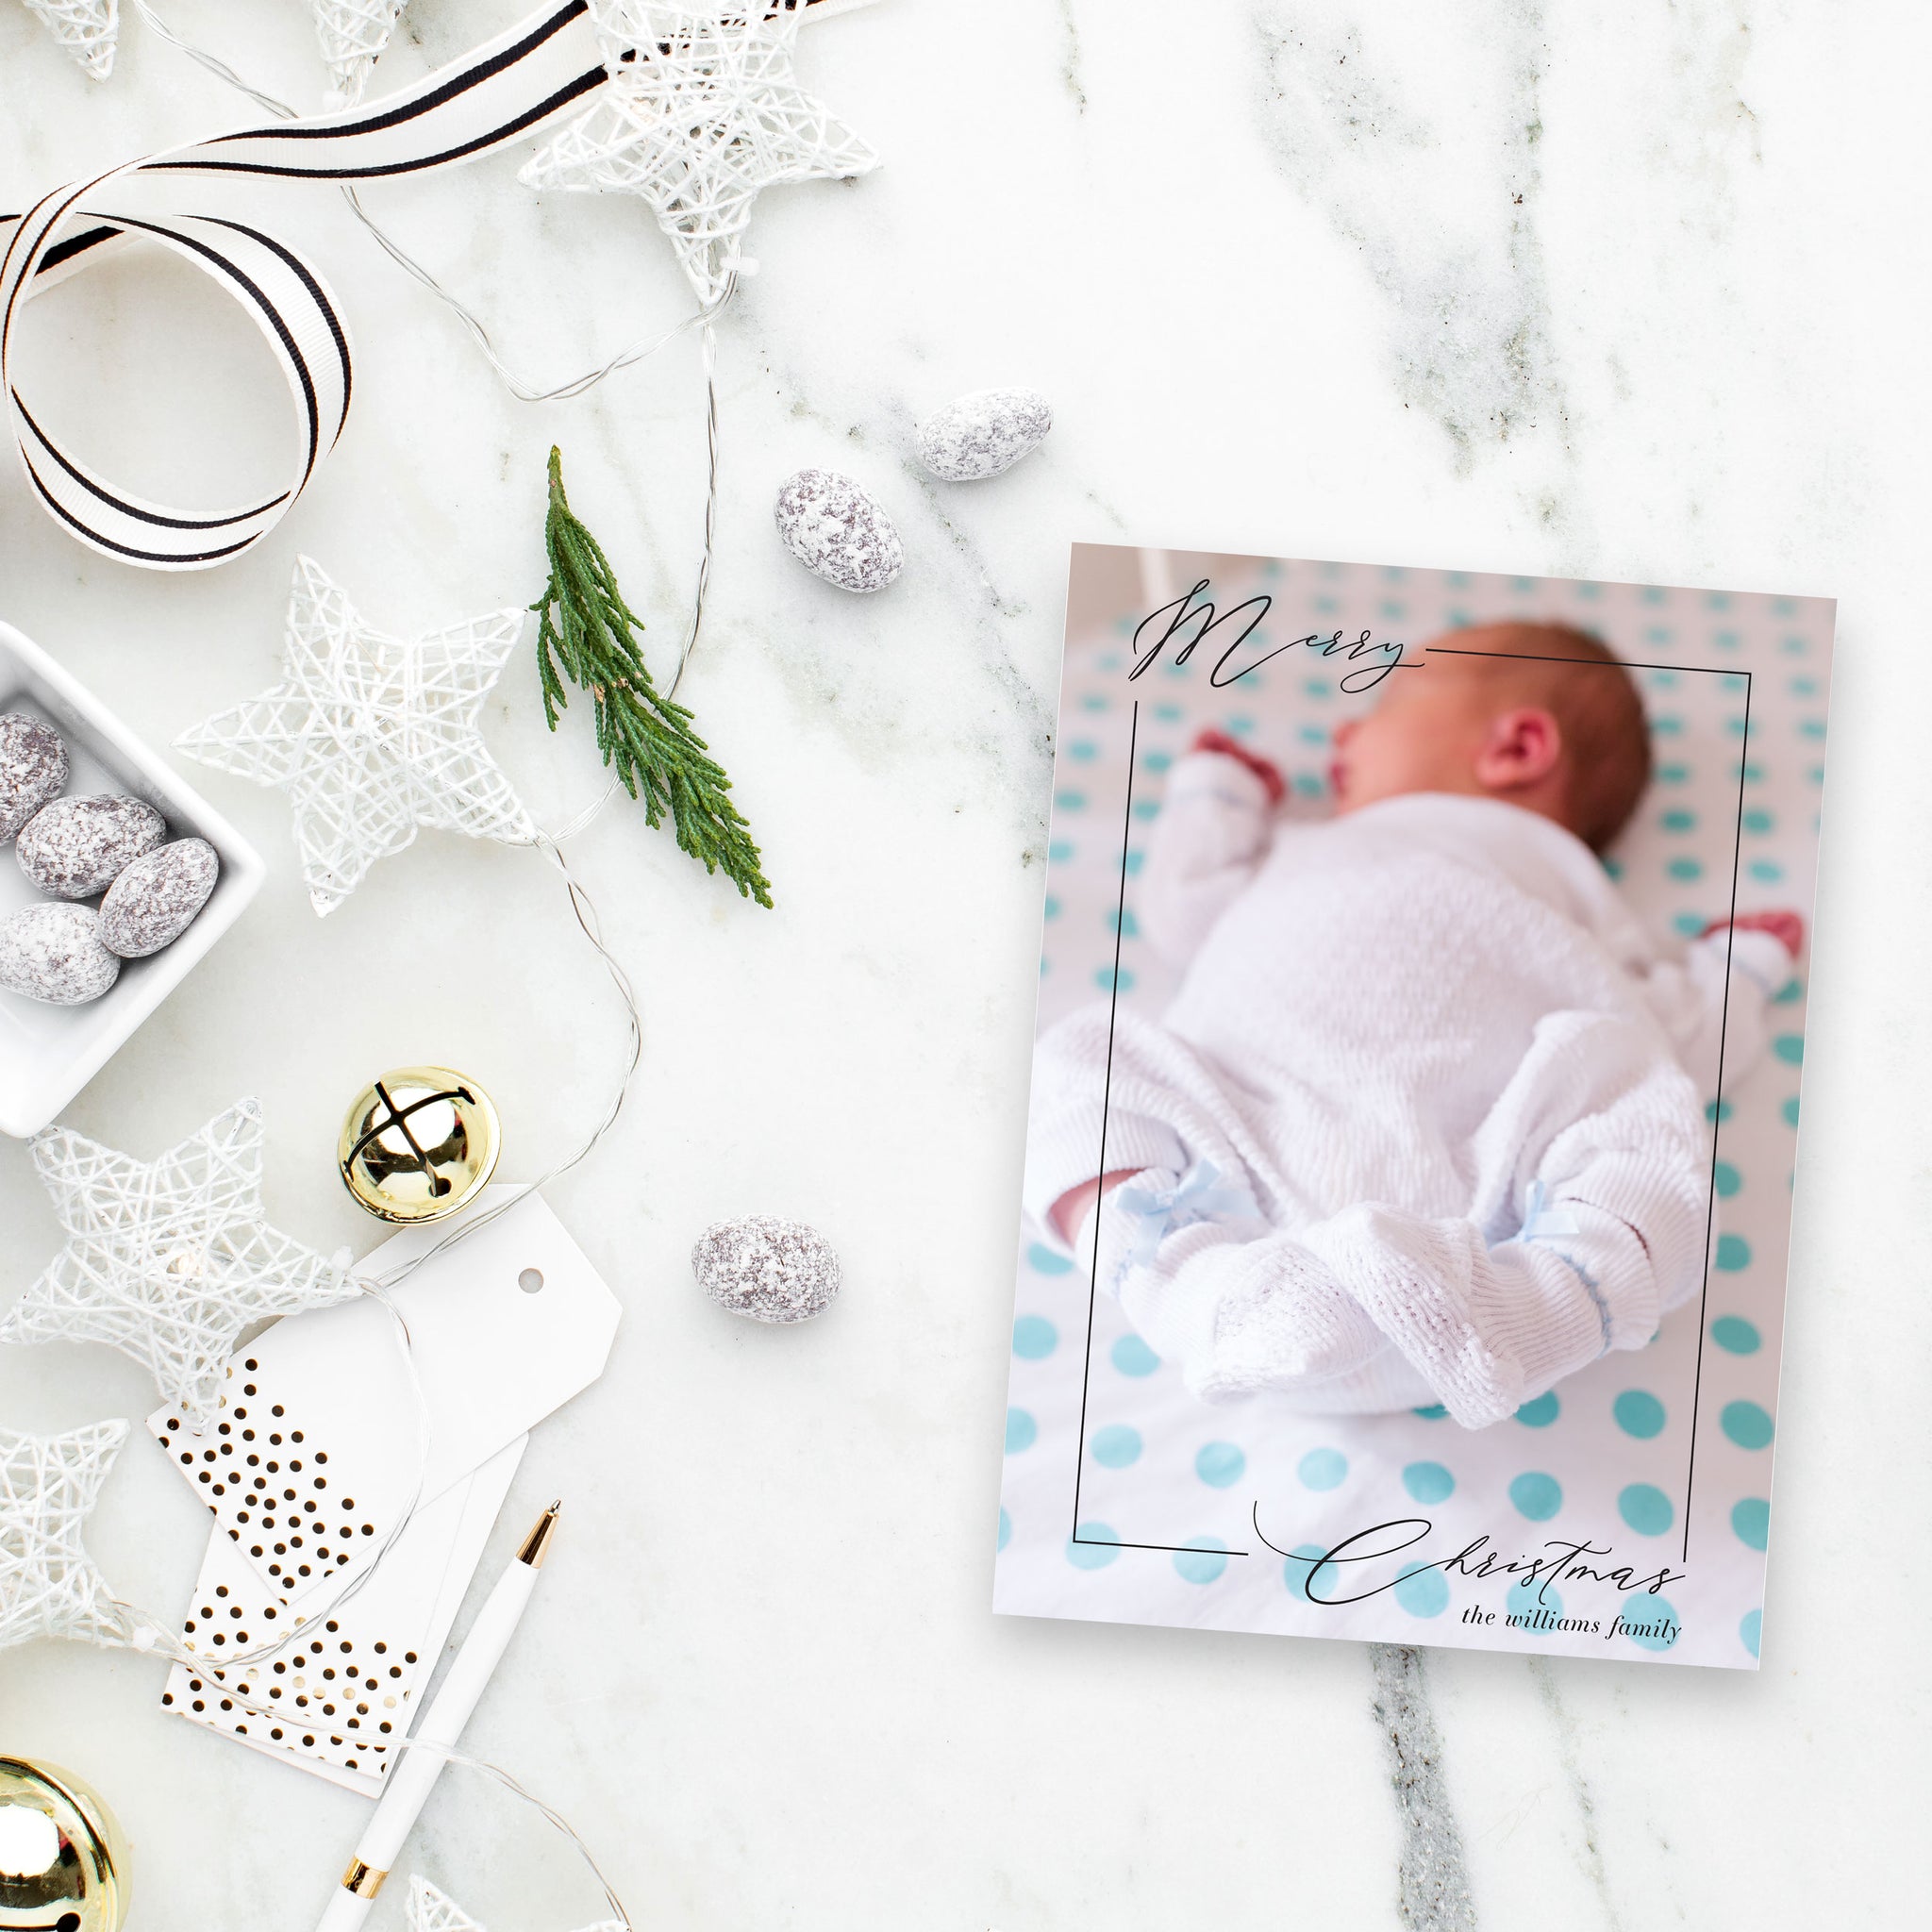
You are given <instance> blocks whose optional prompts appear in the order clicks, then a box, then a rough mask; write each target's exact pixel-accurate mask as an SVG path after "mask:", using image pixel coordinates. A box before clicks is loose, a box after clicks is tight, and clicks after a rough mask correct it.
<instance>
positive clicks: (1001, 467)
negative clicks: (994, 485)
mask: <svg viewBox="0 0 1932 1932" xmlns="http://www.w3.org/2000/svg"><path fill="white" fill-rule="evenodd" d="M1052 427H1053V408H1052V405H1051V404H1049V403H1048V402H1047V400H1046V398H1045V397H1044V396H1043V395H1041V393H1040V391H1038V390H1033V389H982V390H975V391H974V392H973V394H971V395H969V396H960V397H958V400H956V401H954V402H950V403H948V404H947V405H946V407H945V408H943V409H941V411H940V412H939V414H938V415H936V416H933V417H930V418H929V419H928V420H927V421H926V422H925V423H924V425H922V426H921V428H920V431H919V460H920V461H921V462H922V463H924V465H925V467H926V468H927V469H928V470H930V471H931V472H932V473H933V475H935V476H941V477H943V478H944V479H945V480H946V481H947V482H948V483H977V482H979V481H980V480H981V479H982V478H984V477H987V476H997V475H1002V474H1003V473H1004V472H1005V471H1008V470H1010V469H1011V468H1012V467H1013V465H1014V464H1015V463H1017V462H1018V461H1019V460H1020V459H1021V458H1023V457H1029V456H1031V455H1032V454H1033V452H1034V451H1035V450H1037V449H1038V448H1039V447H1040V445H1041V443H1042V442H1044V441H1046V438H1047V432H1048V431H1049V430H1050V429H1052Z"/></svg>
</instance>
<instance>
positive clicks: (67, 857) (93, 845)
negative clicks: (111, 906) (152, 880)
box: [13, 791, 168, 899]
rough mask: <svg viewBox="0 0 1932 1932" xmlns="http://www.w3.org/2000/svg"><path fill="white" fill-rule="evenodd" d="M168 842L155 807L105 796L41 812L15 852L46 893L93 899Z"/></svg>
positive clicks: (63, 802)
mask: <svg viewBox="0 0 1932 1932" xmlns="http://www.w3.org/2000/svg"><path fill="white" fill-rule="evenodd" d="M167 836H168V826H167V822H166V821H165V820H164V819H163V818H162V817H161V815H160V813H159V812H158V811H157V810H156V809H155V808H154V807H153V806H151V805H143V804H142V801H141V800H140V799H138V798H117V797H115V796H113V795H112V794H111V793H109V792H105V791H103V792H97V793H95V794H94V795H93V796H92V798H57V799H56V800H55V801H54V802H53V804H52V805H48V806H43V807H42V808H41V809H40V810H39V811H37V812H36V813H35V814H34V815H33V817H32V818H30V819H29V820H27V822H26V824H24V825H23V826H21V828H20V837H19V839H18V840H16V841H15V842H14V848H13V851H14V857H15V858H18V859H19V860H20V869H21V871H22V872H24V873H25V874H26V875H27V877H28V878H30V879H31V880H32V881H33V882H34V884H35V885H37V886H38V887H39V888H40V889H41V891H43V892H51V893H52V894H53V895H54V897H55V898H57V899H91V898H92V896H93V895H94V894H95V893H96V892H98V891H101V890H102V888H103V887H106V886H108V885H111V884H112V883H113V881H114V880H115V879H116V878H117V877H118V876H119V875H120V874H121V873H122V872H123V871H125V869H126V868H127V867H128V866H130V865H132V864H133V863H134V861H135V860H136V859H137V858H140V857H141V856H142V853H143V852H152V851H153V850H154V849H155V847H156V846H157V845H158V844H159V843H160V842H161V841H162V840H163V839H165V838H166V837H167Z"/></svg>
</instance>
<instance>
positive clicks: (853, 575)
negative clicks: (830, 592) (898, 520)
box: [774, 470, 906, 591]
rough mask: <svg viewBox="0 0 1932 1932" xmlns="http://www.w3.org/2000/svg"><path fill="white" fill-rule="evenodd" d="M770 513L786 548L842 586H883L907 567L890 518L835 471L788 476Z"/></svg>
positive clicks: (871, 588)
mask: <svg viewBox="0 0 1932 1932" xmlns="http://www.w3.org/2000/svg"><path fill="white" fill-rule="evenodd" d="M774 516H775V517H776V520H777V524H778V534H779V536H781V537H782V538H784V540H785V547H786V549H788V550H789V551H791V554H792V556H793V557H795V558H797V559H798V560H799V562H800V563H802V564H804V566H805V567H806V569H807V570H808V571H810V572H811V574H812V575H814V576H819V577H824V580H825V581H826V583H828V584H837V585H838V586H839V588H840V589H841V591H883V590H884V589H885V588H886V586H887V585H888V584H890V583H891V581H892V579H893V578H894V577H896V576H897V575H899V573H900V571H901V570H903V569H904V568H905V566H906V552H905V549H904V547H903V546H902V545H901V543H900V541H899V533H898V531H897V530H895V529H893V527H892V520H891V518H890V517H889V516H887V514H886V513H885V511H884V510H883V509H881V508H879V506H878V504H877V503H876V502H875V501H874V498H873V497H872V496H871V495H870V494H868V492H867V491H864V490H862V489H860V487H859V486H858V484H857V483H855V482H854V481H853V480H852V478H851V477H850V476H841V475H839V473H838V472H837V471H836V470H801V471H799V473H798V474H797V475H795V476H788V477H787V478H786V480H785V482H784V484H783V486H782V487H781V488H780V490H779V491H778V503H777V508H776V509H775V510H774Z"/></svg>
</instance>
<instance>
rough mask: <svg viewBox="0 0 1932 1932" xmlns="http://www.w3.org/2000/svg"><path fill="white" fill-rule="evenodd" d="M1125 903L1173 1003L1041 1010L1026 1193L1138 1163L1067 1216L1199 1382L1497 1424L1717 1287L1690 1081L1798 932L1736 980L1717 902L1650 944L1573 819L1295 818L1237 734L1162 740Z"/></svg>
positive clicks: (1704, 1146) (1035, 1198)
mask: <svg viewBox="0 0 1932 1932" xmlns="http://www.w3.org/2000/svg"><path fill="white" fill-rule="evenodd" d="M1132 904H1133V906H1134V908H1135V912H1136V917H1137V918H1138V921H1139V924H1140V926H1141V931H1142V932H1143V933H1144V935H1145V936H1146V938H1147V939H1148V940H1149V941H1150V942H1152V943H1153V944H1154V945H1155V947H1156V948H1157V949H1158V950H1159V951H1160V952H1161V953H1163V954H1164V955H1165V956H1166V957H1168V958H1170V959H1172V960H1173V961H1174V962H1175V963H1182V962H1184V961H1185V962H1188V970H1187V972H1186V974H1185V977H1184V979H1183V981H1182V984H1181V987H1180V991H1179V992H1178V993H1177V994H1176V996H1175V998H1174V1002H1173V1004H1172V1005H1171V1007H1170V1008H1168V1010H1167V1012H1166V1013H1165V1014H1164V1015H1163V1016H1162V1017H1161V1019H1160V1020H1159V1021H1158V1022H1157V1021H1154V1020H1152V1019H1149V1018H1147V1017H1144V1016H1143V1015H1141V1013H1139V1012H1136V1011H1135V1010H1133V1008H1132V1007H1131V1005H1130V1004H1129V1003H1128V1002H1125V1001H1123V1002H1121V1003H1120V1004H1119V1006H1118V1009H1117V1011H1115V1012H1113V1013H1112V1014H1111V1016H1110V1013H1109V1007H1108V1005H1106V1004H1102V1005H1098V1006H1095V1007H1091V1008H1085V1009H1082V1010H1080V1011H1078V1012H1075V1013H1074V1014H1071V1015H1070V1016H1068V1017H1067V1018H1066V1019H1064V1020H1062V1021H1061V1022H1059V1023H1058V1024H1056V1025H1055V1026H1053V1027H1051V1028H1049V1029H1048V1031H1047V1032H1046V1033H1045V1034H1043V1035H1042V1036H1041V1041H1040V1045H1039V1050H1038V1053H1037V1055H1036V1058H1035V1072H1034V1092H1033V1107H1032V1123H1031V1127H1030V1131H1029V1136H1028V1143H1027V1171H1026V1204H1027V1207H1028V1208H1029V1209H1030V1210H1031V1211H1032V1213H1033V1214H1034V1216H1035V1217H1036V1218H1038V1219H1039V1220H1040V1221H1041V1223H1042V1224H1045V1217H1046V1214H1047V1211H1048V1209H1049V1208H1051V1207H1052V1205H1053V1203H1054V1202H1055V1201H1057V1200H1058V1198H1059V1197H1060V1196H1061V1195H1062V1194H1063V1193H1065V1192H1066V1191H1067V1190H1068V1189H1070V1188H1073V1187H1076V1186H1078V1185H1079V1184H1080V1183H1082V1182H1083V1181H1087V1180H1091V1179H1092V1178H1093V1177H1094V1176H1096V1175H1097V1174H1100V1173H1102V1172H1103V1170H1105V1171H1107V1172H1114V1171H1119V1170H1138V1171H1140V1172H1139V1177H1138V1179H1137V1180H1136V1181H1135V1182H1134V1183H1133V1184H1132V1185H1131V1186H1129V1187H1124V1188H1117V1189H1115V1190H1113V1191H1111V1192H1110V1193H1109V1194H1108V1196H1107V1197H1106V1200H1105V1201H1104V1202H1103V1204H1102V1206H1101V1208H1100V1210H1099V1211H1098V1213H1097V1214H1095V1215H1090V1216H1089V1217H1088V1222H1087V1225H1086V1226H1085V1227H1084V1228H1083V1229H1082V1231H1081V1235H1080V1240H1079V1246H1080V1248H1081V1250H1082V1251H1083V1255H1087V1256H1092V1257H1093V1259H1094V1266H1095V1269H1096V1276H1097V1279H1098V1282H1099V1285H1100V1286H1101V1287H1102V1288H1103V1289H1105V1290H1107V1291H1109V1292H1111V1293H1113V1294H1115V1295H1117V1296H1118V1297H1119V1299H1120V1302H1121V1305H1122V1307H1123V1308H1124V1310H1125V1312H1126V1314H1127V1316H1128V1318H1129V1319H1130V1320H1131V1321H1132V1322H1133V1324H1134V1325H1135V1326H1136V1328H1138V1329H1139V1330H1140V1331H1141V1334H1142V1335H1144V1336H1145V1337H1146V1339H1147V1341H1149V1342H1150V1343H1151V1344H1152V1345H1153V1346H1154V1348H1155V1349H1156V1350H1157V1351H1158V1352H1159V1353H1160V1354H1161V1355H1162V1356H1165V1357H1171V1358H1173V1359H1174V1360H1176V1361H1178V1362H1179V1363H1180V1365H1181V1366H1182V1369H1183V1371H1184V1373H1185V1374H1186V1377H1187V1379H1188V1382H1189V1385H1190V1386H1191V1388H1192V1389H1193V1390H1194V1391H1195V1392H1196V1393H1198V1394H1200V1395H1201V1396H1203V1397H1204V1398H1206V1399H1208V1400H1209V1401H1221V1400H1235V1399H1239V1398H1241V1397H1243V1396H1247V1395H1252V1394H1255V1393H1257V1392H1260V1391H1274V1393H1276V1394H1278V1395H1279V1396H1281V1397H1283V1398H1285V1399H1286V1400H1287V1401H1289V1402H1290V1403H1291V1405H1293V1406H1294V1407H1300V1408H1303V1409H1306V1410H1309V1411H1312V1412H1319V1413H1337V1412H1375V1411H1387V1410H1394V1409H1400V1408H1407V1407H1412V1406H1415V1405H1419V1404H1424V1403H1430V1402H1441V1404H1442V1405H1443V1406H1444V1407H1447V1409H1448V1410H1449V1413H1450V1414H1451V1415H1452V1416H1453V1417H1455V1419H1456V1420H1457V1422H1459V1423H1461V1424H1464V1425H1465V1426H1467V1427H1478V1426H1481V1425H1483V1424H1488V1423H1491V1422H1495V1421H1499V1420H1501V1419H1502V1418H1503V1417H1506V1416H1507V1415H1509V1414H1511V1413H1512V1412H1513V1411H1514V1410H1515V1409H1516V1408H1517V1407H1519V1406H1520V1405H1521V1404H1522V1403H1523V1402H1524V1401H1526V1400H1528V1399H1529V1398H1530V1397H1532V1396H1534V1395H1536V1394H1538V1393H1540V1392H1541V1391H1542V1390H1544V1389H1547V1388H1548V1387H1550V1385H1551V1384H1552V1383H1554V1382H1556V1381H1557V1380H1558V1379H1560V1378H1561V1377H1562V1376H1564V1375H1566V1374H1571V1373H1573V1372H1574V1370H1576V1369H1579V1368H1581V1367H1583V1366H1584V1365H1585V1364H1587V1363H1589V1362H1591V1361H1594V1360H1595V1359H1596V1358H1597V1357H1599V1356H1600V1355H1602V1354H1603V1353H1605V1351H1606V1350H1607V1349H1611V1348H1639V1347H1641V1346H1642V1344H1643V1343H1645V1342H1646V1341H1649V1340H1650V1339H1651V1337H1652V1336H1653V1335H1655V1334H1656V1332H1657V1324H1658V1321H1659V1319H1660V1317H1661V1316H1662V1314H1663V1313H1664V1311H1665V1310H1667V1309H1669V1308H1671V1307H1674V1306H1676V1305H1677V1304H1678V1303H1680V1302H1682V1301H1683V1300H1685V1299H1686V1298H1688V1297H1689V1296H1690V1295H1691V1294H1692V1293H1693V1292H1695V1291H1696V1289H1697V1286H1698V1284H1699V1282H1700V1280H1701V1278H1702V1274H1703V1265H1704V1257H1705V1253H1706V1241H1707V1216H1708V1201H1709V1188H1710V1160H1711V1156H1710V1148H1709V1143H1708V1140H1707V1134H1706V1131H1705V1123H1704V1115H1703V1109H1702V1108H1701V1106H1700V1104H1699V1088H1700V1086H1702V1087H1704V1088H1705V1089H1706V1090H1707V1091H1708V1090H1709V1089H1710V1088H1712V1087H1714V1085H1715V1078H1716V1067H1717V1048H1718V1034H1719V1030H1720V1025H1721V1024H1722V1025H1723V1026H1724V1032H1725V1043H1724V1063H1725V1067H1726V1070H1727V1074H1730V1073H1734V1072H1735V1070H1736V1069H1737V1068H1738V1067H1739V1066H1740V1064H1742V1063H1743V1061H1744V1059H1745V1058H1746V1057H1747V1056H1749V1055H1750V1054H1751V1053H1753V1052H1755V1051H1756V1049H1757V1044H1758V1043H1759V1041H1761V1038H1762V1031H1763V1009H1764V1005H1765V1001H1766V998H1767V995H1768V994H1769V993H1770V992H1772V991H1776V990H1777V989H1778V988H1779V987H1781V986H1782V985H1783V984H1784V982H1785V980H1786V979H1787V978H1789V976H1790V959H1789V958H1787V956H1786V955H1785V952H1784V949H1783V948H1782V946H1780V945H1779V944H1778V942H1777V941H1775V940H1774V939H1772V938H1770V937H1769V936H1768V935H1766V934H1763V933H1752V932H1740V933H1738V934H1736V935H1735V937H1734V938H1733V939H1732V940H1731V950H1732V966H1733V969H1734V971H1733V973H1732V975H1731V986H1730V994H1729V999H1728V1002H1726V1001H1725V999H1724V991H1725V971H1724V947H1725V942H1726V938H1727V937H1728V936H1726V935H1719V936H1717V937H1716V938H1715V939H1714V940H1712V941H1700V942H1699V943H1698V944H1696V945H1694V946H1692V948H1691V953H1690V957H1689V958H1688V959H1687V960H1686V961H1684V962H1682V963H1677V962H1673V961H1670V960H1666V959H1663V958H1659V957H1658V955H1657V950H1656V948H1655V947H1653V945H1652V944H1651V943H1650V941H1648V939H1647V938H1646V936H1645V934H1644V932H1643V930H1642V928H1641V926H1640V925H1639V924H1638V923H1637V921H1636V920H1635V919H1634V917H1633V916H1632V915H1631V913H1630V912H1629V910H1628V908H1625V906H1624V903H1623V901H1622V900H1621V898H1620V897H1619V895H1618V893H1617V891H1616V890H1615V888H1614V887H1613V886H1612V885H1611V883H1610V881H1609V879H1608V878H1607V875H1606V874H1605V872H1604V870H1603V867H1602V865H1601V864H1600V863H1599V862H1598V861H1597V859H1596V858H1594V857H1593V856H1592V855H1591V852H1590V851H1589V849H1588V848H1587V847H1586V846H1585V845H1584V844H1583V843H1582V842H1581V841H1579V840H1577V839H1576V838H1574V837H1573V836H1572V834H1570V833H1569V832H1568V831H1566V830H1564V829H1563V828H1562V827H1561V826H1560V825H1558V824H1555V823H1554V822H1553V821H1551V820H1548V819H1545V818H1542V817H1541V816H1539V815H1538V814H1536V813H1533V812H1529V811H1525V810H1523V809H1521V808H1517V807H1514V806H1509V805H1504V804H1501V803H1498V802H1496V801H1494V800H1491V799H1487V798H1470V797H1458V796H1448V795H1443V794H1436V793H1430V794H1424V795H1414V796H1408V797H1401V798H1393V799H1388V800H1385V801H1383V802H1382V803H1380V804H1376V805H1373V806H1369V807H1366V808H1362V809H1360V810H1358V811H1356V812H1353V813H1351V814H1349V815H1347V816H1345V817H1341V818H1338V819H1332V820H1325V821H1322V822H1319V823H1313V824H1291V823H1287V822H1284V821H1282V820H1280V819H1278V818H1276V817H1275V816H1274V813H1273V812H1272V810H1271V808H1270V806H1269V803H1268V799H1267V795H1266V792H1265V791H1264V788H1263V787H1262V785H1261V782H1260V780H1259V779H1258V778H1257V777H1256V776H1255V775H1254V774H1253V773H1251V772H1250V771H1248V770H1247V768H1246V767H1245V766H1243V765H1242V764H1241V762H1240V761H1239V760H1237V759H1235V758H1227V757H1224V756H1222V755H1219V754H1216V753H1198V754H1195V755H1193V756H1191V757H1190V758H1185V759H1183V760H1181V761H1180V762H1179V763H1178V764H1177V765H1176V766H1175V767H1174V771H1173V773H1172V774H1171V775H1170V781H1169V785H1168V792H1167V799H1166V803H1165V806H1164V808H1163V810H1162V812H1161V815H1160V819H1159V821H1158V825H1157V826H1156V830H1155V836H1154V838H1153V840H1152V841H1151V844H1150V848H1149V852H1148V856H1147V862H1146V865H1145V868H1144V870H1143V872H1142V874H1141V876H1140V878H1139V880H1138V881H1137V884H1136V889H1135V891H1134V893H1133V897H1132ZM1726 1006H1727V1008H1728V1010H1727V1012H1726V1010H1725V1009H1726ZM1110 1023H1111V1024H1110ZM1687 1067H1688V1068H1690V1069H1691V1073H1694V1074H1696V1075H1697V1078H1696V1080H1695V1081H1694V1082H1693V1079H1692V1077H1691V1073H1687V1071H1686V1069H1687ZM1103 1116H1104V1117H1105V1129H1106V1132H1105V1147H1104V1151H1103V1144H1102V1124H1103ZM1525 1224H1528V1225H1527V1226H1526V1225H1525Z"/></svg>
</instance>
